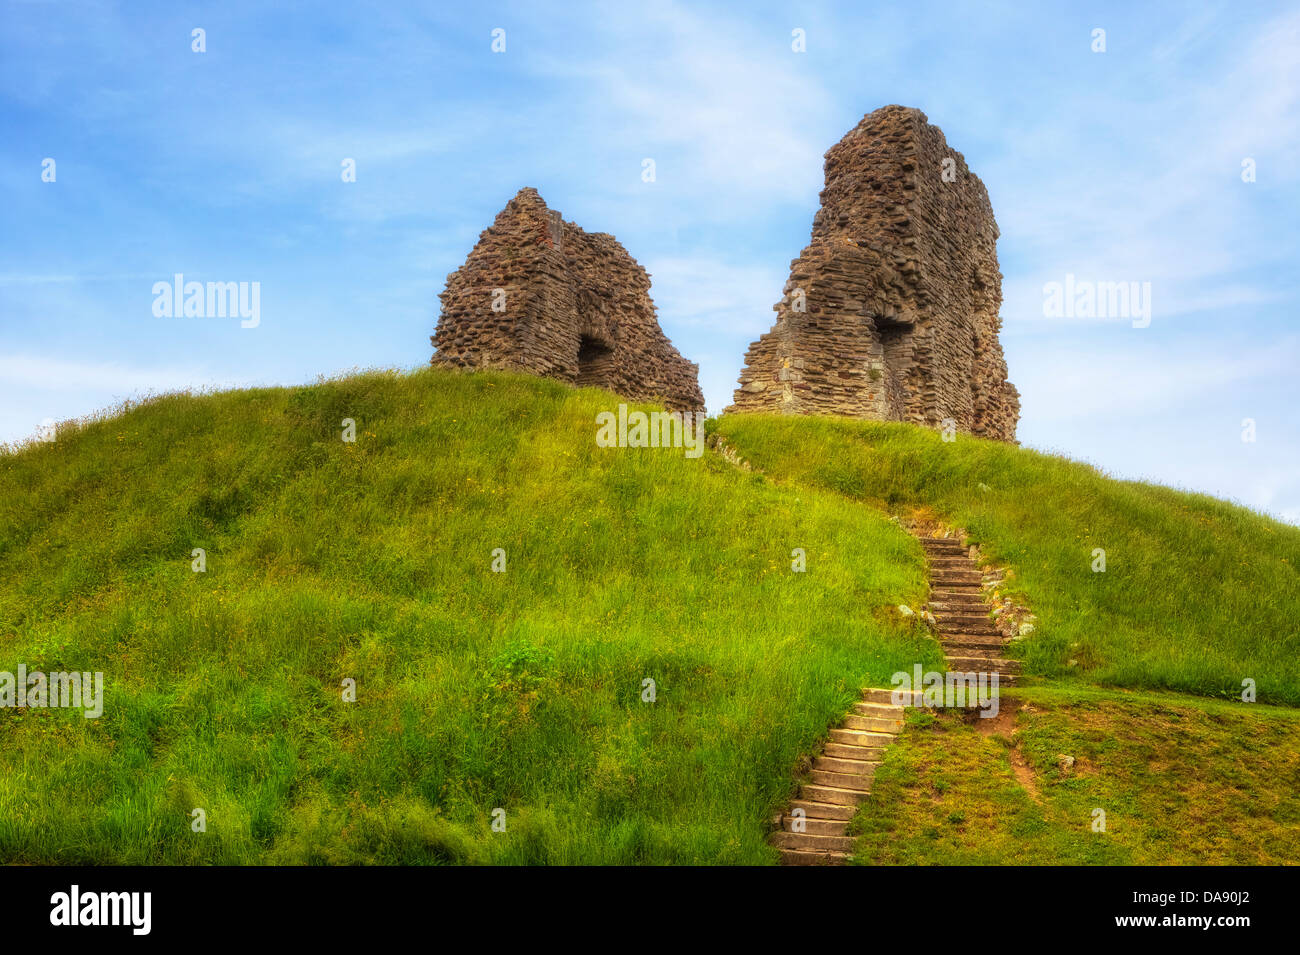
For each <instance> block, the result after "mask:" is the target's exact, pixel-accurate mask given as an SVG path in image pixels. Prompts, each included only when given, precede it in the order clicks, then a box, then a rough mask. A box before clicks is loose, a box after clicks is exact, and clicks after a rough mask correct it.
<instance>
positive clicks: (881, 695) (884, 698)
mask: <svg viewBox="0 0 1300 955" xmlns="http://www.w3.org/2000/svg"><path fill="white" fill-rule="evenodd" d="M894 692H895V691H894V690H886V689H883V688H880V687H874V686H873V687H868V688H867V689H865V690H863V691H862V698H863V699H864V700H866V701H867V702H868V703H889V704H892V703H893V702H894ZM909 695H910V696H911V697H912V701H911V702H910V703H906V702H905V703H904V705H905V706H920V705H921V694H920V692H919V691H916V690H904V691H903V692H902V697H901V698H902V699H903V700H904V701H906V700H907V698H908V696H909Z"/></svg>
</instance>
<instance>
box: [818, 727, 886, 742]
mask: <svg viewBox="0 0 1300 955" xmlns="http://www.w3.org/2000/svg"><path fill="white" fill-rule="evenodd" d="M831 739H832V740H834V741H835V742H836V743H847V744H848V745H849V746H888V745H889V744H890V743H892V742H893V741H894V734H893V733H878V732H874V731H871V730H853V729H841V728H840V727H838V726H837V727H836V728H835V729H833V730H831Z"/></svg>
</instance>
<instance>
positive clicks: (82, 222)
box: [0, 0, 1300, 523]
mask: <svg viewBox="0 0 1300 955" xmlns="http://www.w3.org/2000/svg"><path fill="white" fill-rule="evenodd" d="M456 6H460V7H461V8H462V9H459V10H457V9H454V8H453V6H452V5H447V6H446V7H442V6H440V5H436V4H429V3H419V4H415V3H412V4H402V3H394V4H385V5H370V4H338V3H321V4H311V3H284V4H265V3H253V2H242V0H228V2H223V3H222V4H219V5H199V4H186V3H180V4H177V3H154V2H134V3H120V4H118V3H78V2H68V3H55V2H35V0H16V2H15V0H4V3H3V6H2V7H0V201H2V202H3V213H2V215H3V218H2V219H0V223H2V225H0V258H2V261H0V440H16V439H20V438H23V437H26V436H28V435H30V434H32V433H33V432H34V431H35V430H36V428H37V427H38V426H39V424H40V423H41V422H42V421H43V420H45V419H48V418H55V419H64V418H69V417H76V416H80V415H84V414H86V413H89V412H92V411H94V410H96V409H98V408H102V407H105V406H107V405H110V404H113V403H115V402H116V401H119V400H120V399H122V398H124V397H128V396H132V395H141V394H144V393H148V392H150V391H164V390H172V389H176V388H184V387H201V386H212V385H243V384H253V383H257V384H276V383H294V382H303V381H309V380H311V379H313V378H315V377H316V376H317V375H320V374H331V373H334V372H338V371H342V370H346V369H349V368H352V367H356V366H360V367H368V366H398V367H413V366H416V365H419V364H422V363H424V362H426V361H427V360H428V358H429V355H430V345H429V335H430V334H431V333H432V331H433V328H434V325H435V323H436V321H437V315H438V301H437V294H438V292H439V291H441V289H442V287H443V284H444V282H445V280H446V276H447V273H449V272H451V271H452V270H454V269H455V268H457V267H458V266H459V265H460V263H461V262H462V261H463V260H464V257H465V255H466V254H467V253H468V251H469V249H470V248H471V247H472V245H473V244H474V242H475V240H476V239H477V236H478V233H479V232H480V231H481V230H482V229H484V228H486V227H487V226H488V225H489V224H490V223H491V221H492V218H493V216H494V215H495V214H496V213H497V212H498V211H499V210H500V208H501V207H502V206H503V205H504V204H505V202H506V201H507V200H508V199H509V198H510V197H511V196H513V195H514V193H515V192H516V191H518V189H519V188H521V187H522V186H526V185H531V186H535V187H537V188H538V189H539V190H540V191H541V194H542V196H543V197H544V198H545V199H546V201H547V202H548V204H549V205H550V206H551V207H552V208H556V209H559V210H560V211H561V212H562V213H563V214H564V216H565V218H566V219H570V220H572V221H575V222H577V223H578V224H579V225H581V226H582V227H584V228H586V229H588V230H591V231H604V232H612V233H613V234H615V235H616V236H617V237H618V238H619V240H620V241H621V242H622V243H623V244H624V246H626V248H627V249H628V251H629V252H630V253H631V254H632V255H633V256H634V257H635V258H636V259H637V260H638V261H640V262H641V264H642V265H644V266H645V267H646V268H647V269H648V270H649V271H650V273H651V275H652V281H653V288H652V295H653V296H654V298H655V301H656V304H657V305H658V308H659V317H660V322H661V324H662V325H663V327H664V330H665V331H666V332H667V333H668V335H669V336H670V337H671V338H672V339H673V341H674V343H675V344H676V345H677V346H678V348H679V349H680V350H681V351H682V352H683V353H684V354H685V355H686V356H687V357H689V358H690V359H691V360H693V361H697V362H699V364H700V377H701V384H702V386H703V387H704V391H705V396H706V399H707V401H708V404H709V408H710V410H711V411H712V412H717V411H719V410H721V408H722V407H723V406H724V405H726V404H727V403H729V401H730V398H731V392H732V389H733V388H734V387H735V383H736V377H737V375H738V373H739V371H740V367H741V362H742V356H743V354H744V351H745V348H746V346H747V345H748V343H749V342H750V341H752V340H753V339H755V338H757V337H758V335H759V334H761V333H762V332H764V331H766V330H767V329H768V328H769V327H770V325H771V323H772V321H773V319H774V312H773V311H772V305H773V303H774V302H776V301H777V299H778V298H779V297H780V294H781V291H780V290H781V286H782V285H783V283H784V281H785V279H786V274H787V271H788V269H789V264H790V260H791V259H793V258H794V257H795V256H797V255H798V254H799V252H800V250H801V249H802V248H803V246H804V245H805V244H806V243H807V241H808V237H809V231H810V229H811V223H812V216H813V213H814V212H815V211H816V208H817V195H818V192H819V190H820V189H821V186H822V154H823V153H824V152H825V150H826V149H827V148H828V147H829V146H831V145H832V144H833V143H835V142H836V141H837V140H838V139H840V137H841V136H843V135H844V133H845V132H847V131H848V130H849V129H850V128H852V127H853V126H854V125H855V124H856V122H857V121H858V120H859V119H860V118H861V117H862V115H863V114H865V113H867V112H870V111H871V110H873V109H875V108H877V107H879V106H882V105H885V104H888V103H901V104H903V105H907V106H916V107H919V108H921V109H922V110H924V111H925V112H926V113H927V115H928V116H929V118H930V121H931V122H933V123H935V124H937V125H938V126H940V127H941V128H942V129H943V130H944V132H945V133H946V135H947V137H948V141H949V143H950V144H951V145H952V146H953V147H954V148H956V149H958V150H960V151H961V152H962V153H963V154H964V155H965V157H966V160H967V162H968V163H969V165H970V167H971V169H972V170H973V171H974V172H975V173H976V174H978V175H979V176H980V177H981V178H982V179H983V180H984V182H985V184H986V185H987V187H988V190H989V194H990V197H991V199H992V202H993V208H994V212H995V214H996V216H997V219H998V224H999V226H1000V228H1001V233H1002V234H1001V239H1000V241H999V244H998V254H999V257H1000V261H1001V267H1002V271H1003V273H1004V276H1005V278H1004V282H1003V294H1004V302H1003V307H1002V315H1003V319H1004V327H1003V344H1004V348H1005V350H1006V354H1007V361H1008V365H1009V367H1010V374H1011V379H1012V381H1013V382H1015V384H1016V385H1017V386H1018V387H1019V388H1020V391H1021V396H1022V403H1023V415H1022V419H1021V424H1020V431H1019V436H1020V439H1021V441H1022V442H1023V443H1024V444H1026V445H1029V446H1032V447H1037V448H1042V449H1047V450H1054V451H1060V452H1063V453H1066V454H1068V455H1070V456H1071V457H1075V458H1079V459H1083V460H1087V461H1090V462H1092V463H1094V464H1097V465H1098V466H1100V467H1102V468H1104V469H1105V470H1106V471H1108V472H1109V473H1112V474H1114V475H1117V476H1120V477H1127V478H1146V479H1152V480H1157V481H1160V482H1163V483H1166V484H1172V485H1175V486H1180V487H1186V488H1191V489H1195V490H1201V491H1207V492H1209V493H1213V494H1217V495H1220V496H1223V497H1229V498H1232V499H1234V500H1237V501H1240V502H1242V503H1244V504H1246V505H1248V506H1251V507H1254V508H1256V509H1259V510H1263V511H1266V512H1269V513H1272V514H1274V515H1277V516H1280V517H1282V518H1284V519H1286V520H1289V521H1291V522H1294V523H1300V415H1297V413H1296V408H1295V405H1296V403H1297V398H1298V397H1300V387H1298V386H1297V384H1296V382H1297V377H1298V375H1300V324H1298V323H1297V319H1298V317H1300V316H1298V312H1300V309H1298V308H1297V306H1298V305H1300V280H1298V276H1300V268H1297V252H1298V251H1300V242H1297V235H1298V232H1300V226H1298V225H1297V221H1298V220H1300V189H1298V188H1297V185H1298V183H1297V179H1298V178H1300V162H1298V160H1300V149H1298V148H1297V147H1298V146H1300V8H1297V7H1296V5H1294V4H1290V5H1287V4H1277V5H1274V4H1268V3H1251V4H1228V3H1225V4H1218V5H1206V6H1203V7H1199V8H1198V7H1193V6H1190V5H1179V4H1168V5H1163V4H1131V3H1116V4H1100V5H1093V6H1085V5H1083V4H1037V3H1036V4H1028V3H1026V4H1023V5H1000V4H996V3H994V4H985V3H981V4H958V3H943V4H934V5H932V6H930V5H926V4H923V3H901V4H856V3H843V4H819V3H794V4H766V3H750V2H747V3H739V2H737V3H732V4H706V3H698V4H691V5H685V4H674V3H655V2H647V3H638V4H608V5H603V6H600V5H592V6H583V5H581V4H576V3H563V4H559V3H541V2H536V0H534V2H529V3H520V4H498V5H493V4H481V5H477V6H472V5H456ZM272 7H274V8H275V9H270V8H272ZM194 28H202V29H203V30H205V31H206V47H207V49H206V52H203V53H195V52H193V51H192V49H191V43H192V41H191V31H192V30H193V29H194ZM494 28H501V29H504V30H505V41H506V48H505V52H503V53H494V52H493V51H492V49H491V44H492V31H493V29H494ZM796 28H798V29H802V30H803V31H804V32H805V35H806V45H807V49H806V52H803V53H796V52H794V51H793V50H792V49H791V34H792V31H793V30H794V29H796ZM1096 28H1101V29H1104V30H1105V31H1106V37H1105V39H1106V50H1105V52H1104V53H1097V52H1093V50H1092V49H1091V47H1092V45H1093V39H1092V31H1093V30H1094V29H1096ZM45 158H53V159H54V160H55V162H56V166H55V170H56V175H55V181H54V182H43V181H42V178H41V174H42V161H43V160H44V159H45ZM346 158H352V159H355V161H356V169H357V181H356V182H354V183H345V182H343V181H342V178H341V176H340V169H341V163H342V161H343V160H344V159H346ZM645 158H653V159H654V160H655V164H656V174H657V175H656V180H655V181H654V182H653V183H647V182H643V181H642V177H641V169H642V160H643V159H645ZM1247 158H1249V159H1253V160H1254V162H1255V168H1256V181H1255V182H1251V183H1247V182H1243V181H1242V162H1243V160H1244V159H1247ZM177 272H181V273H184V274H185V276H186V278H187V279H194V280H199V281H236V282H238V281H249V282H252V281H256V282H259V283H260V287H261V322H260V324H259V325H258V327H256V328H247V329H246V328H241V327H240V323H239V321H238V320H237V319H215V318H203V319H199V318H191V319H168V318H157V317H155V316H154V314H153V310H152V304H153V293H152V286H153V284H154V282H156V281H160V280H170V278H171V276H172V275H173V274H174V273H177ZM1067 274H1071V275H1074V276H1076V278H1077V279H1080V280H1086V281H1137V282H1150V283H1151V289H1152V291H1151V299H1152V316H1151V322H1150V325H1149V326H1148V327H1146V328H1134V327H1133V323H1132V322H1131V321H1130V320H1129V319H1126V318H1121V319H1114V318H1110V319H1096V318H1093V319H1081V318H1069V319H1066V318H1049V317H1045V316H1044V308H1043V299H1044V295H1043V285H1044V284H1045V283H1047V282H1052V281H1063V280H1064V277H1065V276H1066V275H1067ZM1246 418H1250V419H1253V420H1254V422H1255V429H1256V440H1255V441H1254V442H1243V441H1242V422H1243V419H1246Z"/></svg>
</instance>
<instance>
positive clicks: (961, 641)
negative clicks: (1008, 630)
mask: <svg viewBox="0 0 1300 955" xmlns="http://www.w3.org/2000/svg"><path fill="white" fill-rule="evenodd" d="M939 642H940V643H942V644H943V645H944V647H995V648H998V649H1000V648H1002V647H1005V646H1006V645H1007V638H1006V637H1004V636H1002V634H1000V633H998V632H996V631H994V632H993V633H991V634H984V633H953V634H944V635H943V636H942V637H940V639H939Z"/></svg>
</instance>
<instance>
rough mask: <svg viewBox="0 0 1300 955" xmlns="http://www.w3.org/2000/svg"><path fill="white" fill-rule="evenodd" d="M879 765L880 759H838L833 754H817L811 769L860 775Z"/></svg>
mask: <svg viewBox="0 0 1300 955" xmlns="http://www.w3.org/2000/svg"><path fill="white" fill-rule="evenodd" d="M879 765H880V760H878V759H875V760H860V759H839V758H838V757H834V756H818V757H817V758H816V759H814V760H813V765H812V768H813V769H817V770H821V771H823V772H827V773H846V774H848V775H850V776H862V775H865V774H867V773H870V772H871V771H872V770H874V769H875V768H876V767H877V766H879Z"/></svg>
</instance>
